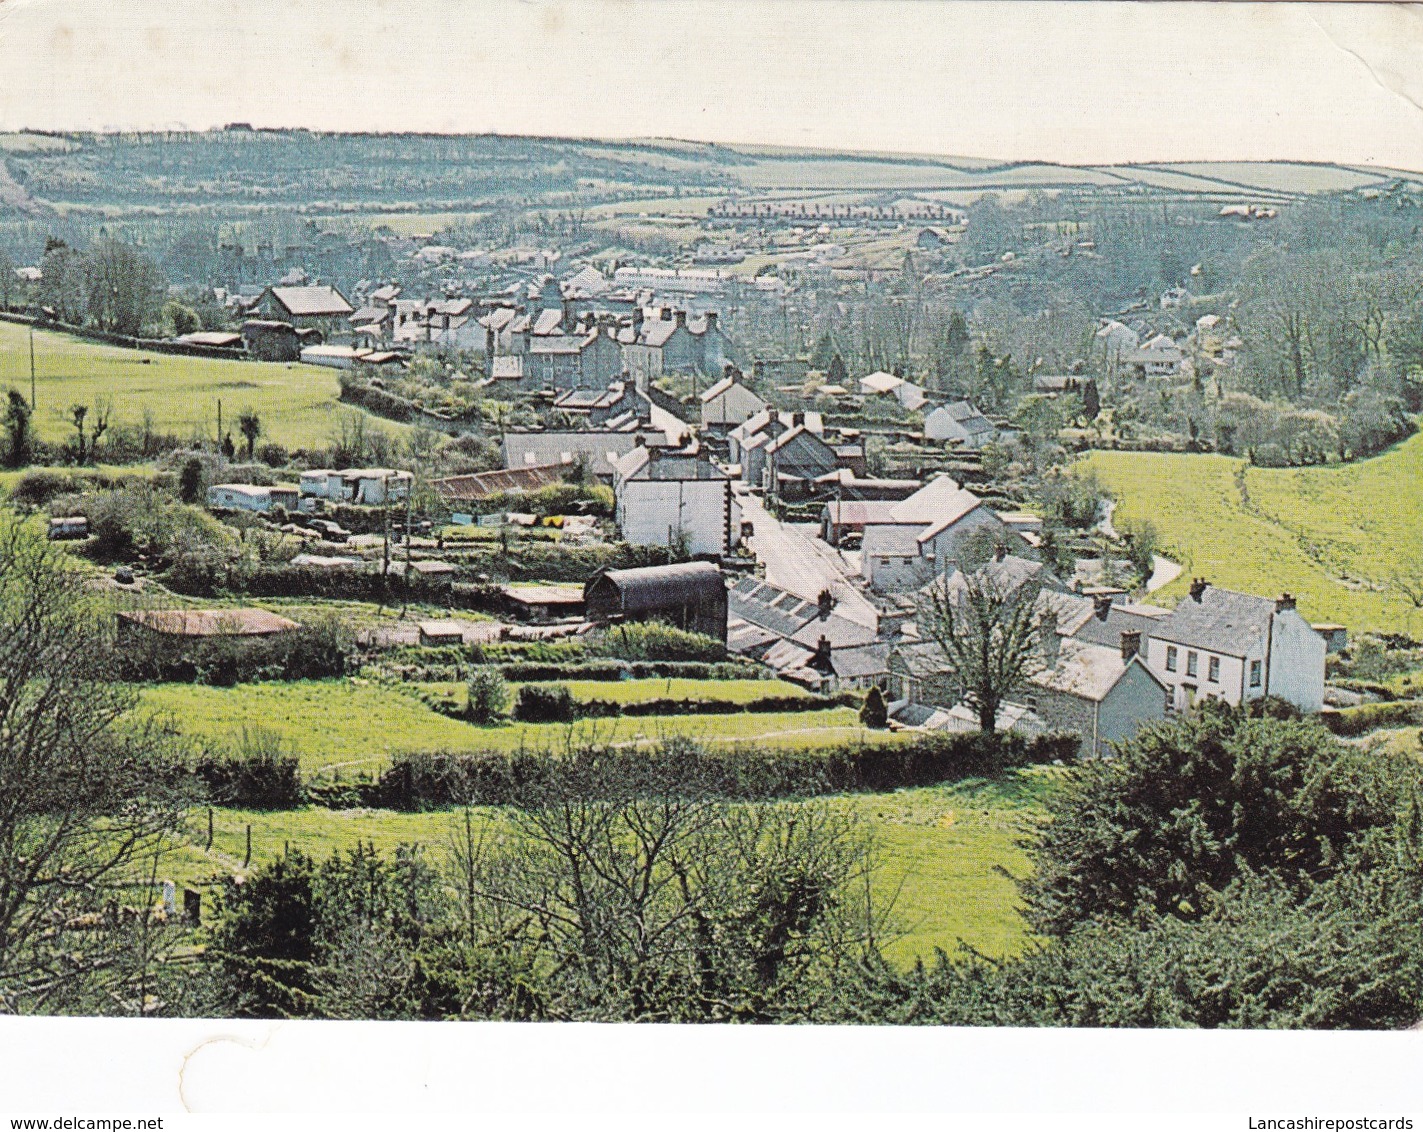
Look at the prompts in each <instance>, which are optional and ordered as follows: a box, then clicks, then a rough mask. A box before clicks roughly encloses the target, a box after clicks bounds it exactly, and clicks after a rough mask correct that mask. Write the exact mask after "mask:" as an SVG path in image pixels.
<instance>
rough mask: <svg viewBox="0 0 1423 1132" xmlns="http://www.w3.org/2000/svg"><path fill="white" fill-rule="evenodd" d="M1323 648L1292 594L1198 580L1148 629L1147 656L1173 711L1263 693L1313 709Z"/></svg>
mask: <svg viewBox="0 0 1423 1132" xmlns="http://www.w3.org/2000/svg"><path fill="white" fill-rule="evenodd" d="M1326 651H1327V642H1326V641H1325V639H1324V637H1323V636H1322V635H1321V634H1320V633H1318V632H1316V631H1315V629H1314V627H1313V626H1311V625H1310V623H1309V622H1308V621H1306V620H1305V619H1304V618H1303V617H1301V616H1300V615H1299V612H1298V611H1297V610H1296V609H1295V599H1294V598H1293V596H1291V595H1290V594H1282V595H1281V596H1280V597H1278V598H1274V599H1271V598H1266V597H1256V596H1255V595H1253V594H1242V593H1236V592H1235V591H1233V590H1223V589H1220V588H1219V587H1217V586H1212V585H1209V584H1208V583H1207V582H1206V581H1205V579H1203V578H1197V579H1195V580H1194V581H1193V582H1192V583H1191V591H1190V594H1189V595H1188V596H1186V597H1184V598H1182V599H1181V601H1180V603H1179V604H1178V605H1177V606H1176V608H1175V609H1174V610H1172V612H1171V615H1170V616H1169V617H1166V618H1162V619H1161V620H1160V621H1158V622H1157V623H1156V624H1155V625H1153V626H1152V628H1151V637H1150V640H1149V641H1148V642H1147V653H1146V657H1147V665H1148V667H1149V668H1150V669H1151V671H1152V673H1153V674H1155V676H1156V677H1157V678H1158V679H1159V680H1160V681H1161V682H1162V683H1163V684H1165V685H1166V686H1167V687H1168V688H1169V689H1171V698H1172V705H1173V707H1174V708H1175V709H1176V710H1177V711H1184V710H1185V709H1187V708H1189V707H1190V706H1191V705H1192V704H1194V703H1195V702H1197V701H1198V700H1201V699H1222V700H1225V701H1226V702H1227V703H1230V704H1241V703H1246V702H1248V701H1250V700H1258V699H1261V698H1263V697H1264V696H1279V697H1280V698H1281V699H1284V700H1288V701H1289V702H1290V703H1292V704H1294V705H1295V707H1297V708H1299V709H1300V710H1301V711H1318V710H1319V709H1320V708H1321V707H1323V706H1324V655H1325V652H1326Z"/></svg>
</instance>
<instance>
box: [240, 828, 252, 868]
mask: <svg viewBox="0 0 1423 1132" xmlns="http://www.w3.org/2000/svg"><path fill="white" fill-rule="evenodd" d="M251 863H252V824H251V823H250V822H249V823H248V824H247V856H245V857H244V858H242V867H243V868H244V869H245V868H246V867H247V866H248V865H250V864H251Z"/></svg>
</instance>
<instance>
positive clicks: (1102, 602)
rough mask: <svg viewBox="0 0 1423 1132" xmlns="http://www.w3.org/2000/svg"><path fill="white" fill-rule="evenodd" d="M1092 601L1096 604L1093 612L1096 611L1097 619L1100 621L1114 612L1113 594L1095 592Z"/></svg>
mask: <svg viewBox="0 0 1423 1132" xmlns="http://www.w3.org/2000/svg"><path fill="white" fill-rule="evenodd" d="M1092 602H1093V604H1094V605H1095V606H1096V609H1094V610H1093V612H1094V613H1096V615H1097V619H1098V620H1099V621H1105V620H1106V619H1107V617H1108V615H1109V614H1110V613H1111V612H1112V595H1111V594H1094V595H1093V596H1092Z"/></svg>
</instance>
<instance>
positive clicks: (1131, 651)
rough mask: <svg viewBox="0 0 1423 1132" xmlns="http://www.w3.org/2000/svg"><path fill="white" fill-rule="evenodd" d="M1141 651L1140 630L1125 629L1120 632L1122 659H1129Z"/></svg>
mask: <svg viewBox="0 0 1423 1132" xmlns="http://www.w3.org/2000/svg"><path fill="white" fill-rule="evenodd" d="M1140 652H1141V630H1140V629H1126V630H1123V632H1122V659H1123V660H1126V661H1129V660H1131V658H1132V657H1134V656H1136V655H1137V654H1138V653H1140Z"/></svg>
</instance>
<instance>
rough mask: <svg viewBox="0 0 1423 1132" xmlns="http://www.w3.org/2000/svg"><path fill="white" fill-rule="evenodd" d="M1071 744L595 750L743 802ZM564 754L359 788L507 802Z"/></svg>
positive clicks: (1015, 762) (1043, 757) (1010, 740)
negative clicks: (688, 772)
mask: <svg viewBox="0 0 1423 1132" xmlns="http://www.w3.org/2000/svg"><path fill="white" fill-rule="evenodd" d="M1078 746H1079V743H1078V739H1077V737H1076V736H1075V735H1049V736H1042V737H1040V738H1037V739H1033V740H1031V741H1030V740H1025V739H1023V738H1021V737H1020V736H1017V735H1012V734H1005V733H999V734H996V735H981V734H979V733H978V732H965V733H958V734H945V733H942V732H940V733H931V734H925V735H920V736H916V737H914V738H913V739H909V740H906V741H905V742H904V743H900V744H894V745H866V744H859V743H852V744H845V745H841V746H835V747H822V748H811V749H801V750H789V749H787V750H780V749H764V748H759V747H756V746H755V745H754V744H750V743H748V744H742V745H737V746H735V747H731V748H729V749H726V750H720V751H715V752H711V751H705V750H701V749H699V748H696V747H695V746H694V745H691V746H689V744H687V743H684V742H683V743H678V744H674V745H664V746H659V747H655V748H652V749H651V750H637V751H622V750H609V751H605V752H603V757H605V758H610V759H624V760H627V762H628V766H629V768H630V771H629V772H630V773H633V772H636V773H646V774H654V773H657V772H658V768H659V766H660V765H661V764H662V763H663V762H666V761H667V760H673V761H677V760H685V759H687V758H688V757H692V758H693V759H694V761H695V763H696V765H697V768H698V775H697V778H698V781H700V782H703V783H709V784H710V786H709V787H708V788H709V789H711V790H713V791H714V793H716V794H717V795H718V796H721V797H725V798H731V799H738V800H747V801H751V800H757V799H772V798H793V797H812V796H815V795H819V794H839V793H846V792H852V791H875V792H883V791H887V790H897V789H899V788H901V787H910V786H932V785H935V784H938V783H942V782H952V781H956V780H959V779H962V778H968V777H974V776H979V775H989V774H997V773H1000V772H1001V771H1003V770H1004V769H1006V768H1008V767H1014V766H1028V765H1032V764H1039V763H1049V762H1055V761H1067V760H1070V759H1073V758H1075V757H1076V754H1077V750H1078ZM689 749H690V750H691V752H692V754H691V756H689V755H688V751H689ZM568 753H569V752H563V753H562V755H561V756H560V754H559V753H554V752H548V751H519V752H515V753H512V754H507V753H504V752H495V751H483V752H475V753H469V754H450V753H445V752H428V753H422V754H412V755H406V756H402V757H400V758H397V759H396V760H395V762H394V763H393V764H392V766H391V767H390V768H389V769H388V770H387V771H386V772H385V773H384V774H383V775H382V776H381V778H380V782H379V783H378V784H377V785H376V786H375V787H373V788H372V789H371V790H370V791H369V792H368V801H369V804H373V805H381V806H385V807H389V808H391V809H397V810H422V809H435V808H438V807H441V806H449V805H457V804H465V803H468V804H473V805H508V804H511V803H512V802H514V801H515V800H517V799H518V798H519V797H520V795H521V793H522V792H523V791H524V790H525V789H526V788H527V786H528V784H529V783H530V782H531V781H536V780H537V781H541V782H542V783H543V784H544V787H545V790H546V792H549V791H551V792H552V793H554V794H556V793H557V791H558V783H559V775H560V774H561V773H563V772H562V771H561V770H560V767H562V766H563V765H564V761H565V757H566V755H567V754H568ZM678 765H681V763H680V762H679V764H678ZM664 769H665V768H664Z"/></svg>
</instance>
